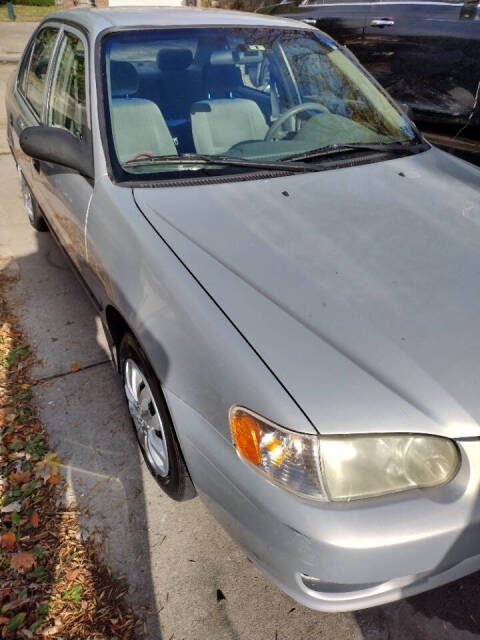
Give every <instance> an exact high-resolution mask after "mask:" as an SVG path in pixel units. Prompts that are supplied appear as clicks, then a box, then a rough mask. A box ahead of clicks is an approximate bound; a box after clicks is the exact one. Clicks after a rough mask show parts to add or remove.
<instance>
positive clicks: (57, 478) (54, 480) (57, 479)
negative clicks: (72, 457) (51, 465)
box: [47, 473, 60, 484]
mask: <svg viewBox="0 0 480 640" xmlns="http://www.w3.org/2000/svg"><path fill="white" fill-rule="evenodd" d="M47 482H48V484H58V483H59V482H60V474H58V473H56V474H55V475H54V476H50V478H49V479H48V480H47Z"/></svg>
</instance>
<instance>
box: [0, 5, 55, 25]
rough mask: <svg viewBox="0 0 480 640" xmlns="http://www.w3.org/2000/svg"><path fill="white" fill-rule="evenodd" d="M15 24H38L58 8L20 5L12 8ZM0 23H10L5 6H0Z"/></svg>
mask: <svg viewBox="0 0 480 640" xmlns="http://www.w3.org/2000/svg"><path fill="white" fill-rule="evenodd" d="M13 9H14V11H15V16H16V18H17V20H16V21H17V22H39V21H40V20H42V19H43V18H44V17H45V16H48V14H50V13H53V12H54V11H57V10H58V7H28V6H25V5H21V4H16V5H14V6H13ZM0 22H10V20H9V18H8V13H7V5H5V4H2V5H0Z"/></svg>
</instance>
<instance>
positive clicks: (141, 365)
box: [119, 333, 195, 500]
mask: <svg viewBox="0 0 480 640" xmlns="http://www.w3.org/2000/svg"><path fill="white" fill-rule="evenodd" d="M119 357H120V366H121V372H122V380H123V388H124V392H125V396H126V399H127V404H128V410H129V412H130V416H131V418H132V423H133V427H134V429H135V433H136V436H137V440H138V444H139V445H140V449H141V451H142V454H143V457H144V459H145V462H146V464H147V466H148V468H149V470H150V472H151V474H152V475H153V477H154V478H155V480H156V481H157V483H158V484H159V485H160V487H161V488H162V489H163V490H164V491H165V493H167V494H168V495H169V496H170V497H171V498H173V499H174V500H187V499H188V498H192V497H193V496H194V495H195V489H194V487H193V485H192V482H191V480H190V477H189V475H188V471H187V468H186V466H185V462H184V460H183V456H182V453H181V450H180V446H179V444H178V441H177V437H176V435H175V431H174V428H173V424H172V421H171V419H170V415H169V413H168V409H167V405H166V402H165V398H164V396H163V393H162V390H161V387H160V384H159V382H158V380H157V378H156V376H155V374H154V372H153V369H152V367H151V365H150V363H149V362H148V360H147V358H146V356H145V354H144V353H143V351H142V349H141V347H140V345H139V344H138V342H137V341H136V340H135V338H134V337H133V336H132V335H131V334H129V333H127V334H126V335H125V336H124V338H123V339H122V342H121V344H120V351H119Z"/></svg>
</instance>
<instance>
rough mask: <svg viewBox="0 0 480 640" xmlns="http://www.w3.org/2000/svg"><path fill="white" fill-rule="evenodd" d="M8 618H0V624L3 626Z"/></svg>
mask: <svg viewBox="0 0 480 640" xmlns="http://www.w3.org/2000/svg"><path fill="white" fill-rule="evenodd" d="M9 619H10V618H5V617H4V616H0V624H5V623H6V622H8V621H9Z"/></svg>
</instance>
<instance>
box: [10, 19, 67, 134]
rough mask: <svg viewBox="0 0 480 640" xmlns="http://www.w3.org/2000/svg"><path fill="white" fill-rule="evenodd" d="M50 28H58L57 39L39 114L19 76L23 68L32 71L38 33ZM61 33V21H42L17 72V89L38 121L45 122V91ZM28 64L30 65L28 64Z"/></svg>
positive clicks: (27, 71) (49, 64)
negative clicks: (25, 91) (20, 83)
mask: <svg viewBox="0 0 480 640" xmlns="http://www.w3.org/2000/svg"><path fill="white" fill-rule="evenodd" d="M48 28H53V29H56V30H57V37H56V40H55V44H54V45H53V52H52V57H51V58H50V61H49V63H48V69H47V78H46V82H45V88H44V95H43V98H42V110H41V113H40V115H38V114H37V112H36V111H35V109H34V108H33V106H32V104H31V103H30V100H29V99H28V96H27V95H26V93H24V92H23V91H22V89H21V87H20V85H19V77H20V71H21V70H22V69H23V70H24V71H25V72H26V74H27V75H28V73H29V71H30V65H31V63H32V55H33V50H34V48H35V42H36V40H37V38H38V35H39V34H40V33H41V32H42V31H43V30H44V29H48ZM60 33H61V25H59V23H55V22H54V21H50V20H47V21H46V22H42V23H41V24H40V25H39V27H38V28H37V29H36V30H35V31H34V33H33V34H32V36H31V38H30V40H29V42H28V44H27V48H26V51H28V55H27V56H26V57H24V58H23V59H22V63H21V65H20V67H19V72H18V73H17V79H16V83H15V84H16V91H17V93H18V95H19V96H20V97H21V98H22V101H23V103H24V104H25V106H26V107H27V108H28V110H29V112H30V114H31V115H32V117H33V119H34V120H35V121H36V122H38V123H43V122H44V120H43V111H44V105H45V92H46V91H47V89H48V81H49V76H50V71H51V68H52V65H53V63H54V60H55V52H56V49H57V46H58V40H59V37H60ZM27 57H28V63H27V62H25V65H26V66H23V60H25V61H26V58H27ZM27 65H28V66H27Z"/></svg>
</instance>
